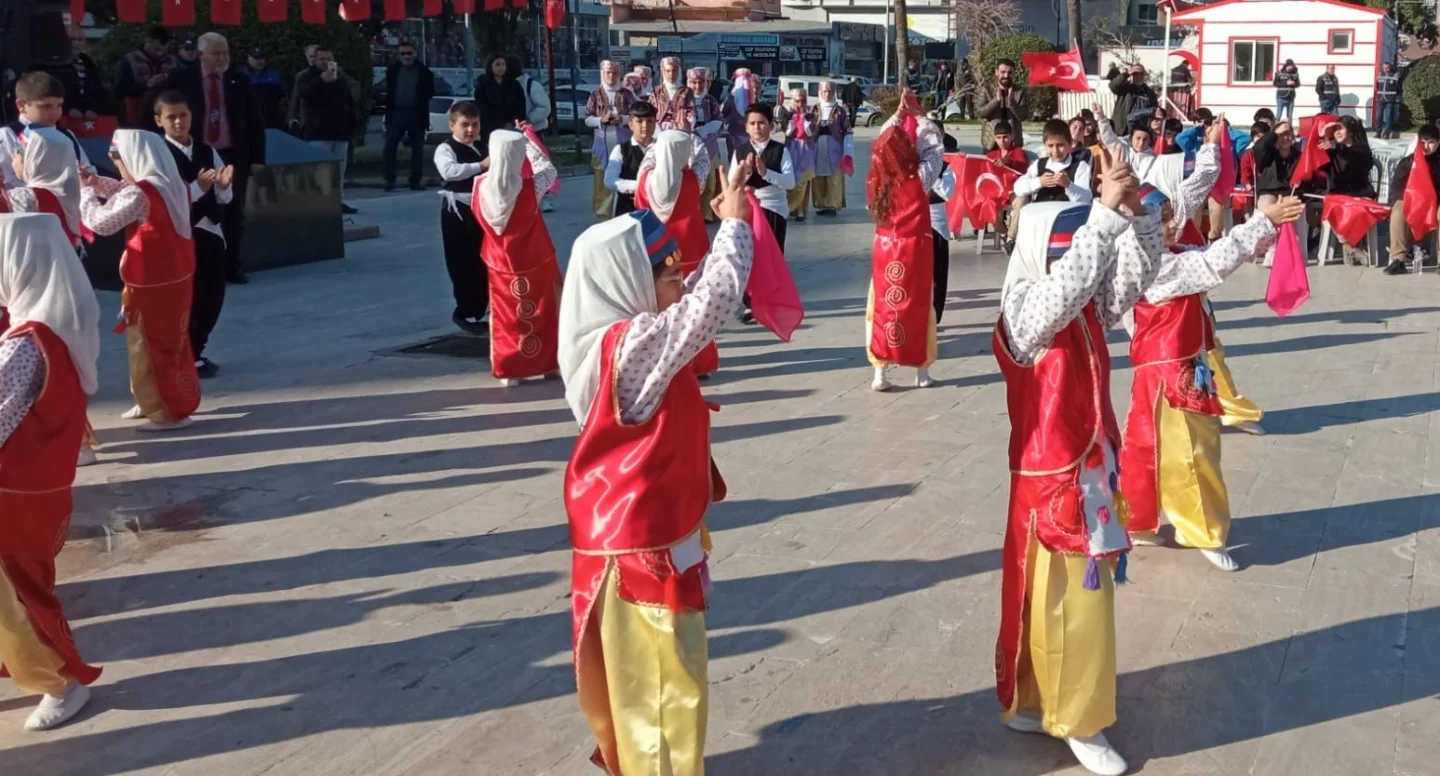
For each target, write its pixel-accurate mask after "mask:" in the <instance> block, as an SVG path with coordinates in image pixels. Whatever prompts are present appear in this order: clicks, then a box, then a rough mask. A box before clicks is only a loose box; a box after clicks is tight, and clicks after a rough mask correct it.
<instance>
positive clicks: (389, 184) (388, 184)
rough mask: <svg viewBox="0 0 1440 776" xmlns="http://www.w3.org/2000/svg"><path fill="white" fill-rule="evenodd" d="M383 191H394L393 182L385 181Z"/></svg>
mask: <svg viewBox="0 0 1440 776" xmlns="http://www.w3.org/2000/svg"><path fill="white" fill-rule="evenodd" d="M385 190H386V191H394V190H395V181H385Z"/></svg>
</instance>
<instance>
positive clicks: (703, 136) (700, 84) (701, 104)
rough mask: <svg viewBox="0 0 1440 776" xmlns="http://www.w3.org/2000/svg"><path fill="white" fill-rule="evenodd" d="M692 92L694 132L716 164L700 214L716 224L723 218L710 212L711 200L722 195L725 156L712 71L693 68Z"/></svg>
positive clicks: (703, 190)
mask: <svg viewBox="0 0 1440 776" xmlns="http://www.w3.org/2000/svg"><path fill="white" fill-rule="evenodd" d="M685 75H686V78H687V83H688V84H689V86H690V91H691V92H693V93H694V94H695V115H694V117H693V118H692V119H691V124H692V125H693V127H692V129H693V130H694V132H695V135H696V136H697V137H698V138H699V142H701V143H703V144H704V145H705V154H706V156H708V157H709V158H710V161H711V162H713V164H711V165H710V174H709V175H708V176H707V177H705V178H702V179H701V180H700V212H701V213H703V214H704V215H705V221H706V223H715V222H717V221H719V220H720V217H719V216H717V215H715V211H713V210H711V209H710V200H712V199H715V197H717V196H719V194H720V167H721V164H720V163H721V162H723V161H724V160H725V157H723V156H721V155H720V130H721V129H722V128H723V127H724V122H722V121H720V103H719V102H717V101H716V100H715V98H714V97H712V96H711V95H710V70H709V69H708V68H704V67H696V68H692V69H691V70H690V71H689V72H687V73H686V74H685Z"/></svg>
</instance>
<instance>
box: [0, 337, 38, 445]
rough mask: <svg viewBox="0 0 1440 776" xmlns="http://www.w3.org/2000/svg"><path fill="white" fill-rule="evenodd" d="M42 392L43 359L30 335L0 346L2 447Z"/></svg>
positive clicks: (0, 430) (7, 341) (0, 426)
mask: <svg viewBox="0 0 1440 776" xmlns="http://www.w3.org/2000/svg"><path fill="white" fill-rule="evenodd" d="M44 388H45V356H44V355H43V354H41V352H40V346H39V345H36V344H35V339H34V338H33V337H30V336H29V335H26V336H20V337H11V338H9V339H7V340H5V341H4V342H0V445H3V444H5V442H6V440H8V439H9V438H10V435H11V434H13V433H15V429H17V428H19V427H20V421H22V420H24V419H25V413H27V412H29V411H30V406H31V405H33V404H34V403H35V400H37V399H39V398H40V392H41V391H42V390H44Z"/></svg>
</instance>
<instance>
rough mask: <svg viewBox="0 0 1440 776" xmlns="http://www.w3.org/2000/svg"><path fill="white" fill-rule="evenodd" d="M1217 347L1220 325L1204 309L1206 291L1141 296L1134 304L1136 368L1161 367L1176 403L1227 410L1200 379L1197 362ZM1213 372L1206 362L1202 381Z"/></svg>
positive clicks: (1201, 410)
mask: <svg viewBox="0 0 1440 776" xmlns="http://www.w3.org/2000/svg"><path fill="white" fill-rule="evenodd" d="M1214 347H1215V331H1214V329H1213V328H1212V326H1211V323H1210V316H1209V315H1207V314H1206V312H1205V295H1204V294H1189V295H1186V296H1181V297H1176V298H1175V299H1171V300H1168V301H1165V302H1161V303H1160V304H1151V303H1150V302H1148V301H1146V300H1145V299H1141V300H1140V301H1139V302H1138V303H1137V304H1136V305H1135V335H1134V337H1133V338H1132V339H1131V340H1130V361H1131V363H1132V364H1134V366H1135V368H1136V369H1137V370H1138V369H1141V368H1144V369H1148V370H1159V372H1160V374H1159V376H1158V379H1159V380H1161V381H1163V383H1164V385H1165V397H1166V399H1167V400H1169V401H1170V403H1171V405H1173V406H1175V407H1176V408H1178V409H1183V410H1188V411H1190V412H1199V413H1202V414H1206V415H1215V416H1219V415H1220V414H1222V412H1223V409H1222V408H1221V406H1220V401H1219V397H1218V396H1217V395H1216V394H1215V393H1214V392H1213V391H1212V390H1210V389H1209V388H1208V387H1205V388H1202V387H1199V386H1197V385H1196V380H1197V378H1196V374H1195V370H1196V365H1197V364H1198V363H1202V362H1205V359H1206V358H1207V355H1206V354H1208V353H1209V352H1210V351H1211V350H1213V349H1214ZM1208 373H1209V365H1208V363H1207V364H1206V366H1205V368H1204V370H1203V372H1202V374H1201V375H1200V377H1201V379H1202V382H1208V377H1207V375H1208ZM1137 385H1138V383H1137ZM1147 400H1151V399H1149V398H1147Z"/></svg>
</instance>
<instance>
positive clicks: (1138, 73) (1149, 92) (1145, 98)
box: [1110, 63, 1160, 135]
mask: <svg viewBox="0 0 1440 776" xmlns="http://www.w3.org/2000/svg"><path fill="white" fill-rule="evenodd" d="M1111 69H1112V71H1113V73H1112V74H1111V77H1110V93H1111V94H1113V95H1115V107H1114V108H1113V109H1111V111H1110V123H1111V124H1112V125H1114V127H1115V132H1116V134H1120V135H1128V134H1129V132H1128V130H1130V129H1132V128H1133V127H1131V126H1130V117H1131V116H1133V115H1135V114H1136V113H1140V112H1141V111H1145V112H1146V113H1147V115H1148V113H1149V112H1152V111H1154V110H1155V109H1156V108H1158V107H1160V100H1159V99H1157V98H1156V96H1155V90H1154V89H1152V88H1150V84H1149V83H1147V82H1146V81H1145V75H1146V74H1145V66H1144V65H1141V64H1138V63H1137V64H1133V65H1131V66H1130V67H1128V68H1125V69H1124V70H1121V69H1120V68H1111Z"/></svg>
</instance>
